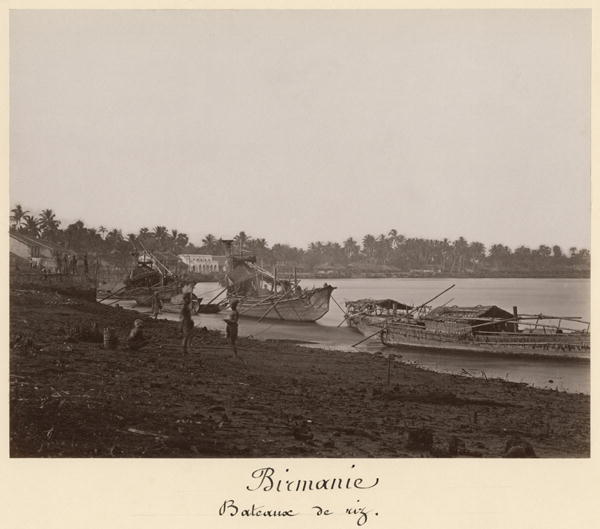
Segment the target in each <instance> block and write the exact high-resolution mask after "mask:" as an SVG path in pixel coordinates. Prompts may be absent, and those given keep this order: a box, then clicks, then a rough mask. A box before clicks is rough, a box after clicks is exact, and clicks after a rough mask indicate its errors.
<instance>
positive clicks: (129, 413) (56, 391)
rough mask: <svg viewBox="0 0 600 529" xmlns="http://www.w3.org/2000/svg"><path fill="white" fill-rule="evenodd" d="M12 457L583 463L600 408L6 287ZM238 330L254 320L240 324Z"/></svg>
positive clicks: (573, 397)
mask: <svg viewBox="0 0 600 529" xmlns="http://www.w3.org/2000/svg"><path fill="white" fill-rule="evenodd" d="M10 311H11V321H10V331H11V335H10V344H11V347H10V376H11V378H10V386H11V387H10V432H11V439H10V451H11V456H13V457H423V456H425V457H451V456H459V457H502V456H504V455H506V454H507V453H508V454H509V455H511V456H531V455H533V454H535V455H537V456H538V457H588V456H589V446H590V399H589V396H587V395H583V394H573V393H564V392H560V391H555V390H543V389H535V388H532V387H530V386H527V385H525V384H517V383H511V382H506V381H503V380H499V379H489V380H485V379H476V378H470V377H462V376H457V375H450V374H441V373H434V372H431V371H427V370H423V369H420V368H418V367H415V366H412V365H407V364H403V363H401V362H400V361H397V360H394V361H388V359H387V358H386V357H385V356H383V355H381V354H375V355H373V354H368V353H364V352H356V353H352V352H343V351H330V350H326V351H325V350H320V349H313V348H306V347H301V346H299V345H296V344H294V343H289V342H286V341H275V340H267V341H260V340H255V339H250V338H242V339H241V340H240V344H239V346H240V353H241V356H242V358H243V361H239V360H235V359H233V358H232V355H231V352H230V349H229V347H228V346H227V344H226V343H225V339H224V336H223V334H222V333H220V332H217V331H205V332H203V331H202V330H200V329H198V330H197V336H196V338H195V340H194V343H193V347H192V349H193V352H192V354H190V355H189V356H188V357H184V356H183V355H182V354H181V350H180V345H179V342H180V339H179V335H178V332H179V331H178V325H177V323H176V322H173V321H167V320H159V321H157V322H152V321H149V320H147V323H146V327H145V334H146V335H147V337H148V338H149V340H150V342H149V344H148V346H147V347H146V348H144V349H143V350H141V351H135V352H134V351H129V350H126V349H125V348H124V347H123V346H119V347H118V348H117V349H114V350H106V349H103V347H102V343H101V342H100V341H98V340H99V337H98V335H95V336H94V335H93V333H88V332H87V329H89V328H90V325H91V322H95V324H96V325H97V327H98V328H99V329H102V328H104V327H113V328H115V329H116V330H117V332H118V334H119V336H120V338H121V340H123V339H124V337H125V336H126V335H127V332H128V330H129V327H130V326H131V324H132V322H133V320H134V319H136V318H138V317H140V315H139V314H138V313H136V312H133V311H128V310H125V309H119V308H114V307H108V306H103V305H100V304H98V303H93V302H88V301H84V300H78V299H75V298H68V297H65V296H63V295H59V294H56V293H52V292H49V291H48V292H40V291H34V290H24V289H22V290H16V289H14V290H12V291H11V304H10ZM242 325H243V322H242Z"/></svg>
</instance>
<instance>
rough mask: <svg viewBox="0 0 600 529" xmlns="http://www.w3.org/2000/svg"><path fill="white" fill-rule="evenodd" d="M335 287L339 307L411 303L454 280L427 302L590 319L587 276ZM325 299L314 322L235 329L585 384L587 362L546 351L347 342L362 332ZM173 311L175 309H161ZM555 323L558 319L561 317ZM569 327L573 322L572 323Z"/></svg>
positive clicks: (200, 319)
mask: <svg viewBox="0 0 600 529" xmlns="http://www.w3.org/2000/svg"><path fill="white" fill-rule="evenodd" d="M330 283H331V284H333V285H334V286H335V287H336V290H334V292H333V298H334V300H335V301H337V302H338V303H339V304H340V305H341V306H342V307H344V306H345V305H344V303H345V302H346V301H351V300H356V299H360V298H367V297H370V298H393V299H396V300H398V301H401V302H403V303H407V304H410V305H419V304H421V303H424V302H425V301H427V300H428V299H430V298H432V297H433V296H435V295H436V294H438V293H439V292H441V291H443V290H444V289H445V288H447V287H449V286H450V285H452V284H455V285H456V286H455V287H454V288H453V289H452V290H450V291H449V292H447V293H446V294H444V295H443V296H441V297H440V298H438V299H437V300H435V302H433V303H432V305H433V306H437V305H441V304H443V303H446V302H449V303H448V304H449V305H463V306H473V305H498V306H499V307H501V308H503V309H505V310H507V311H509V312H512V307H513V306H516V307H518V311H519V313H520V314H539V313H543V314H545V315H551V316H580V317H582V318H583V319H584V320H586V321H589V320H590V280H589V279H530V278H517V279H496V278H492V279H465V278H457V279H446V278H444V279H438V278H435V279H434V278H431V279H416V278H386V279H336V280H331V281H330ZM322 285H323V280H319V279H315V280H312V279H304V280H303V281H302V286H303V287H304V288H308V287H311V286H322ZM219 290H220V287H219V285H218V284H217V283H199V284H197V285H196V288H195V291H194V292H195V293H196V295H198V296H199V297H202V298H204V302H207V301H209V300H210V299H211V298H212V297H213V296H214V295H216V294H217V293H218V292H219ZM335 301H333V300H332V302H331V305H330V310H329V312H328V313H327V314H326V315H325V316H324V317H323V318H321V320H319V321H318V322H316V323H294V322H283V323H281V322H278V321H275V320H263V321H262V322H260V323H259V322H258V321H257V320H252V319H242V320H241V323H240V335H241V336H253V337H256V338H260V339H269V338H271V339H287V340H293V341H300V342H310V345H314V346H319V347H322V348H324V349H332V348H335V349H344V350H350V351H368V352H372V353H376V352H382V353H384V354H387V353H389V352H393V353H395V354H397V355H401V358H400V360H401V361H403V362H407V363H414V364H417V365H419V366H422V367H424V368H427V369H432V370H435V371H440V372H445V373H455V374H462V375H464V376H476V377H488V378H503V379H506V380H511V381H515V382H525V383H528V384H532V385H534V386H537V387H542V388H552V389H558V390H560V391H569V392H581V393H586V394H589V392H590V366H589V362H578V361H561V360H553V359H537V358H536V359H528V358H522V357H490V356H478V355H474V354H459V353H456V354H453V353H448V352H444V353H436V352H434V351H430V352H423V351H414V350H410V349H391V348H387V347H384V346H382V345H381V343H380V342H379V340H378V339H377V338H374V339H372V340H369V341H367V342H365V343H363V344H361V345H359V346H358V347H354V348H353V347H352V344H355V343H356V342H358V341H359V340H361V339H362V335H361V334H359V333H358V332H356V331H354V330H353V329H350V328H348V327H347V326H346V325H345V324H343V325H342V326H341V327H338V325H339V324H340V323H341V322H342V321H343V314H344V313H343V312H342V310H341V309H340V308H339V307H338V306H337V304H336V303H335ZM165 317H169V318H174V319H175V318H176V317H177V315H175V314H171V315H167V314H165ZM225 317H226V315H225V314H212V315H199V316H196V317H195V318H196V325H201V326H206V327H208V328H211V329H221V330H222V329H223V328H224V323H223V319H224V318H225ZM563 326H565V325H564V323H563ZM577 328H581V326H578V327H577Z"/></svg>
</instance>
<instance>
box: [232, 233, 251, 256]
mask: <svg viewBox="0 0 600 529" xmlns="http://www.w3.org/2000/svg"><path fill="white" fill-rule="evenodd" d="M248 239H249V237H248V235H246V232H245V231H240V232H239V233H238V234H237V235H236V236H235V237H234V238H233V242H234V243H235V244H237V245H238V246H239V249H240V254H241V253H242V252H243V250H244V244H246V242H247V241H248Z"/></svg>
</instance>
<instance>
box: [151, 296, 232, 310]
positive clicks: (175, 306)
mask: <svg viewBox="0 0 600 529" xmlns="http://www.w3.org/2000/svg"><path fill="white" fill-rule="evenodd" d="M227 304H228V303H227V300H221V301H219V302H218V303H211V302H209V303H202V298H197V297H196V296H195V295H194V294H192V312H193V313H194V314H217V313H219V312H221V311H222V310H223V309H224V308H225V307H226V306H227ZM182 307H183V293H181V294H177V295H175V296H173V297H172V298H171V299H170V300H169V301H168V302H166V303H163V307H162V309H161V310H162V312H177V313H178V312H180V311H181V309H182Z"/></svg>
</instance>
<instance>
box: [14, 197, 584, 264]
mask: <svg viewBox="0 0 600 529" xmlns="http://www.w3.org/2000/svg"><path fill="white" fill-rule="evenodd" d="M61 225H62V222H61V221H60V220H59V219H58V218H57V217H56V214H55V212H54V211H53V210H51V209H44V210H43V211H41V212H40V213H39V214H37V215H36V214H32V213H31V212H29V211H27V210H25V209H23V207H22V206H21V205H20V204H17V205H16V206H15V207H14V208H13V209H12V210H11V215H10V229H11V231H14V232H18V233H23V234H25V235H29V236H31V237H41V238H44V239H47V240H48V241H50V242H54V243H57V244H61V245H63V246H65V247H66V248H68V249H70V250H73V251H76V252H88V253H93V254H97V255H102V254H104V255H106V254H110V255H114V256H121V257H122V258H126V257H127V256H131V255H132V254H133V253H135V251H140V250H141V249H142V248H146V249H148V250H149V251H153V252H156V251H160V252H171V253H174V254H180V253H205V254H210V255H223V254H224V253H225V248H224V245H223V244H222V242H221V240H220V238H219V237H217V236H215V235H212V234H208V235H206V236H205V237H204V238H203V239H202V241H201V244H200V245H195V244H193V243H192V242H190V240H189V237H188V235H187V234H185V233H182V232H180V231H178V230H177V229H170V230H169V229H167V227H166V226H161V225H158V226H155V227H154V228H148V227H142V228H140V229H139V231H138V233H126V234H124V233H123V232H122V231H121V230H120V229H117V228H112V229H108V228H106V227H105V226H98V227H97V228H95V227H88V226H86V225H85V223H84V222H83V221H81V220H78V221H76V222H74V223H72V224H68V225H67V226H66V227H64V228H61ZM240 248H241V249H242V250H243V251H244V252H247V253H251V254H255V255H256V257H257V259H258V260H259V262H262V263H263V264H264V265H265V266H273V265H275V264H285V265H288V266H290V267H292V266H295V267H298V268H299V269H301V270H304V271H307V272H312V271H316V270H327V271H333V272H335V271H338V272H340V273H341V272H343V271H344V270H351V269H353V268H354V269H356V270H362V271H365V270H369V269H370V270H372V271H379V272H394V271H401V272H405V273H406V272H411V271H421V272H428V273H443V274H467V275H468V274H478V275H479V274H485V273H486V272H496V273H503V272H522V273H536V272H544V273H557V274H560V273H574V272H588V271H589V267H590V251H589V250H588V249H586V248H576V247H571V248H568V249H566V250H563V249H562V248H561V247H560V246H559V245H553V246H549V245H544V244H542V245H540V246H539V247H538V248H529V247H527V246H519V247H518V248H515V249H514V250H513V249H511V248H509V247H508V246H506V245H504V244H502V243H496V244H493V245H491V246H490V247H489V248H486V246H485V245H484V244H483V243H481V242H477V241H472V242H469V241H467V240H466V239H465V238H464V237H459V238H458V239H456V240H454V241H450V240H448V239H442V240H437V239H424V238H418V237H411V238H407V237H405V236H403V235H402V234H400V233H399V232H398V231H397V230H395V229H392V230H390V231H389V232H387V234H384V233H382V234H379V235H372V234H367V235H365V236H364V237H362V239H360V240H355V239H353V238H352V237H349V238H347V239H346V240H345V241H343V242H342V243H338V242H322V241H317V242H311V243H310V244H309V245H308V247H307V248H296V247H294V246H290V245H288V244H281V243H275V244H273V245H272V246H270V245H269V244H268V242H267V241H266V239H264V238H259V237H251V236H250V235H247V234H246V233H245V232H244V231H240V232H239V233H238V235H236V237H235V238H234V249H235V250H236V251H239V249H240Z"/></svg>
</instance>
